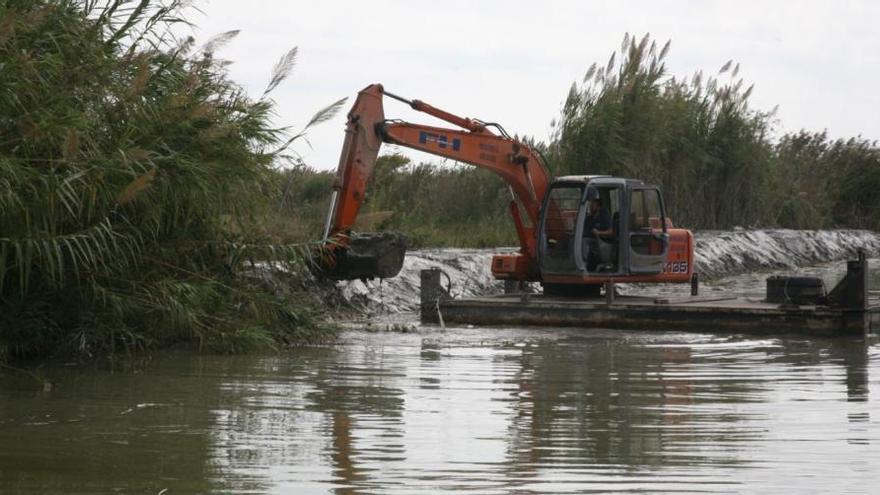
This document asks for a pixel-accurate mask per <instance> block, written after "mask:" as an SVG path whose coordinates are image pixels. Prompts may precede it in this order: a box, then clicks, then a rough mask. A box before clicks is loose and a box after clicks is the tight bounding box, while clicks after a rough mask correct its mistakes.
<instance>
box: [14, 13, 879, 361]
mask: <svg viewBox="0 0 880 495" xmlns="http://www.w3.org/2000/svg"><path fill="white" fill-rule="evenodd" d="M179 13H180V4H179V3H177V2H175V1H172V2H170V3H169V2H165V3H161V4H160V3H158V2H155V1H152V0H140V1H138V2H134V3H131V2H123V1H121V0H109V1H106V2H102V3H98V2H95V1H93V0H80V1H75V0H40V1H34V0H5V1H3V2H0V71H2V74H3V77H2V78H0V95H2V98H0V360H2V358H3V356H6V357H29V356H44V355H51V354H67V355H69V354H74V355H105V354H109V353H114V352H119V351H120V350H124V351H126V352H128V351H132V350H138V349H147V348H152V347H157V346H167V345H171V344H175V343H187V344H197V345H198V346H199V347H200V348H204V349H211V350H220V351H243V350H247V349H252V348H265V347H273V346H278V345H283V344H287V343H295V342H301V341H303V340H307V339H313V338H320V337H321V336H322V335H326V334H327V332H328V330H327V329H325V328H322V326H321V325H320V323H319V321H320V309H319V307H318V306H317V305H316V304H315V303H314V301H313V299H312V296H310V295H309V293H308V291H305V290H296V289H291V288H290V287H297V286H299V285H298V284H297V280H296V278H297V276H296V274H297V273H301V272H303V271H304V268H305V263H306V256H305V251H306V250H307V245H306V244H304V242H305V241H310V240H314V239H315V238H317V236H318V235H319V233H320V223H321V221H322V220H323V217H324V214H325V212H326V207H327V202H328V200H329V191H330V181H331V179H332V173H331V172H319V171H315V170H313V169H311V168H309V167H308V166H306V165H305V164H302V163H299V162H298V160H296V159H293V162H294V163H295V166H293V167H284V168H276V167H277V166H278V165H279V164H283V163H285V162H287V163H289V158H290V157H289V156H287V151H286V150H287V148H288V146H289V145H290V144H291V142H293V141H294V140H295V139H296V138H297V137H298V136H301V133H298V134H295V135H293V136H292V135H291V133H289V132H288V129H284V128H277V127H274V126H273V125H272V124H271V122H270V116H271V112H272V108H273V103H272V101H271V99H270V98H269V94H270V92H271V90H272V89H274V88H275V87H277V85H278V84H279V83H280V82H281V81H282V80H283V79H284V78H285V77H286V75H287V74H288V72H289V69H290V68H291V67H292V65H293V61H294V56H295V50H294V51H291V52H290V53H288V55H287V56H285V57H284V58H282V60H281V62H279V64H278V66H277V67H276V68H275V71H274V73H273V75H272V78H271V79H270V82H269V84H268V87H267V89H266V91H265V93H264V94H263V95H261V97H260V98H259V99H253V98H249V97H248V96H247V95H246V94H245V93H244V92H243V90H242V89H241V88H240V87H239V86H237V85H236V84H235V83H233V82H232V81H230V80H228V79H227V78H226V76H225V73H224V70H223V62H222V61H221V60H218V59H216V58H215V57H214V53H215V50H216V48H217V47H218V46H220V45H221V44H222V43H223V42H224V41H226V40H228V39H229V38H230V37H231V36H233V35H234V33H226V34H224V35H221V36H218V37H217V38H215V39H214V40H212V41H211V42H209V43H208V44H207V45H205V46H203V47H201V48H200V49H196V48H195V47H194V46H193V42H192V40H190V39H185V40H178V39H175V38H174V37H173V36H172V35H171V32H172V31H171V27H172V26H173V25H174V24H175V23H180V22H184V21H183V20H181V19H180V18H179ZM668 51H669V44H668V43H667V44H666V45H664V46H663V47H662V48H658V47H657V46H656V45H655V44H654V43H653V42H651V41H650V40H649V39H648V38H647V37H645V38H643V39H641V40H636V39H633V38H630V37H629V36H627V37H626V38H625V39H624V42H623V45H622V46H621V50H620V51H619V52H617V53H616V54H615V55H614V56H613V57H612V59H611V61H609V62H608V63H607V64H604V65H603V66H602V67H598V66H593V67H592V68H590V70H589V71H588V72H587V75H586V77H585V78H584V80H583V82H581V83H578V84H575V85H574V86H573V87H572V89H571V92H570V94H569V95H568V98H567V99H566V101H565V104H564V107H563V110H562V114H561V116H560V118H559V120H558V122H556V123H555V129H556V130H555V133H554V135H553V137H552V139H551V140H550V141H549V142H548V143H536V142H534V140H529V139H525V138H524V139H525V140H526V141H528V142H529V143H530V144H532V145H534V146H535V147H536V148H538V149H539V150H541V151H542V153H544V154H545V156H546V157H547V159H548V163H549V165H550V167H551V169H552V172H553V173H554V174H556V175H559V174H571V173H591V174H598V173H604V174H615V175H624V176H630V177H638V178H643V179H645V180H647V181H650V182H654V183H658V184H659V185H661V186H662V187H663V188H664V190H665V194H666V198H667V202H668V204H669V206H670V209H671V213H672V215H673V218H674V219H676V221H677V222H679V223H681V224H683V225H687V226H689V227H691V228H725V227H730V226H734V225H747V226H752V225H754V226H766V225H778V226H790V227H798V228H823V227H832V226H848V227H863V228H873V229H876V228H878V227H880V225H878V223H880V216H878V215H876V210H877V207H878V205H880V196H878V195H880V157H878V150H877V147H876V145H875V144H874V143H871V142H868V141H866V140H864V139H861V138H853V139H849V140H832V139H830V138H829V137H828V136H826V135H825V134H824V133H809V132H806V131H802V132H800V133H795V134H789V135H785V136H783V137H781V138H780V139H778V140H776V141H773V140H772V139H771V138H770V131H771V130H772V123H773V114H772V112H761V111H756V110H752V109H750V108H749V106H748V99H749V94H750V89H749V88H744V87H743V83H742V81H741V80H738V79H737V78H736V77H737V68H736V67H731V65H732V64H726V65H725V67H724V68H723V69H722V71H721V73H720V74H719V75H718V76H715V77H708V78H707V77H704V76H702V75H701V74H697V75H695V76H694V77H692V78H689V79H687V80H679V79H677V78H674V77H670V76H669V75H668V74H667V72H666V69H665V65H664V60H665V57H666V56H667V54H668ZM617 61H619V63H618V62H617ZM342 103H343V102H342V101H339V102H336V103H335V104H333V105H330V106H328V107H327V108H325V109H323V110H321V111H319V112H318V113H317V114H316V115H315V116H314V117H313V118H312V120H311V121H310V122H309V124H308V125H307V126H306V127H308V126H310V125H313V124H317V123H320V122H321V121H323V120H326V119H328V118H329V117H330V116H332V115H333V114H334V113H335V111H336V110H338V109H339V107H340V105H342ZM369 191H370V192H369V194H370V195H369V198H368V203H367V205H366V208H365V212H364V213H363V214H362V215H361V219H360V221H361V225H360V228H361V230H370V229H395V230H401V231H403V232H405V233H407V234H408V235H409V236H410V237H411V238H412V240H413V243H414V245H417V246H418V245H422V246H427V245H430V246H440V245H455V246H496V245H502V244H508V245H510V244H513V243H514V242H515V237H514V231H513V228H512V226H511V225H510V221H509V219H508V218H507V213H506V208H505V206H506V202H507V201H508V199H507V198H508V193H507V189H506V187H505V186H504V184H503V183H502V182H501V181H500V180H499V179H497V178H496V177H494V176H493V175H492V174H491V173H488V172H486V171H484V170H478V169H474V168H472V167H457V166H451V167H450V166H446V165H433V164H412V163H409V161H408V159H407V158H405V157H404V156H401V155H387V156H383V157H380V159H379V162H378V163H377V167H376V172H375V176H374V179H373V183H372V185H371V188H370V190H369ZM465 197H466V198H468V200H467V201H461V198H465ZM693 205H700V207H699V208H694V207H693ZM276 266H277V267H281V268H283V269H284V270H283V273H286V274H290V275H289V276H290V277H291V278H292V279H294V280H287V281H285V282H289V283H285V284H283V285H284V286H285V289H284V290H278V287H277V286H272V285H271V284H269V283H268V282H267V280H268V279H267V277H264V276H261V275H260V274H261V271H262V270H266V269H269V267H276ZM275 276H276V277H277V276H278V275H277V274H276V275H275Z"/></svg>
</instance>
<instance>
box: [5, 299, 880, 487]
mask: <svg viewBox="0 0 880 495" xmlns="http://www.w3.org/2000/svg"><path fill="white" fill-rule="evenodd" d="M738 283H739V284H740V286H742V284H743V283H744V282H738ZM734 285H735V284H734ZM0 446H2V448H0V493H101V492H112V491H115V492H120V493H166V494H175V493H437V492H440V491H469V492H478V493H583V492H585V491H590V490H594V491H600V492H612V491H647V492H661V491H667V492H674V493H681V492H690V491H700V492H717V493H738V492H743V491H746V492H764V493H777V492H787V493H828V492H832V493H844V492H851V493H872V492H873V493H876V490H877V488H876V487H877V486H880V343H878V341H877V339H876V338H874V337H871V338H868V339H826V340H822V339H810V340H808V339H804V338H798V337H792V336H780V337H777V338H764V337H762V338H760V339H758V338H754V337H749V336H743V335H732V336H731V335H720V334H713V333H712V332H711V329H706V331H705V332H704V333H682V332H678V331H676V330H675V329H673V328H666V329H646V330H645V331H641V332H635V331H631V332H621V331H610V330H594V331H578V330H572V329H517V328H505V329H497V328H495V329H478V328H447V329H445V330H441V329H438V328H414V329H412V330H411V331H409V332H406V333H400V332H368V331H363V330H352V331H348V332H346V333H345V334H344V335H343V336H342V338H341V340H340V342H339V344H338V345H333V346H323V347H310V348H303V349H298V350H293V351H289V352H284V353H281V354H278V355H272V356H234V357H230V356H198V355H192V354H170V355H169V354H166V355H162V356H157V357H155V358H153V359H151V360H148V361H144V362H139V363H131V364H130V365H129V366H128V367H127V368H125V369H122V370H115V371H109V370H106V369H96V368H93V367H77V366H64V365H55V366H47V367H43V368H39V369H34V370H29V373H22V372H12V371H10V370H4V371H0ZM163 490H165V491H164V492H163Z"/></svg>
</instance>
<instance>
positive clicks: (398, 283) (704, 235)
mask: <svg viewBox="0 0 880 495" xmlns="http://www.w3.org/2000/svg"><path fill="white" fill-rule="evenodd" d="M696 243H697V244H696V253H695V256H696V259H697V270H698V271H699V272H700V274H701V276H702V277H703V279H704V280H711V279H718V278H721V277H727V276H731V275H737V274H742V273H748V272H756V271H768V270H780V269H796V268H798V267H803V266H809V265H814V264H817V263H823V262H829V261H838V260H844V259H847V258H849V257H852V256H854V255H855V254H856V253H857V252H858V251H859V250H865V251H866V253H867V254H868V256H869V257H876V256H878V255H880V234H878V233H876V232H871V231H865V230H820V231H810V230H787V229H778V230H734V231H707V232H698V233H697V234H696ZM512 250H514V249H513V248H506V249H455V248H446V249H422V250H414V251H410V252H408V253H407V256H406V260H405V262H404V265H403V270H402V271H401V272H400V274H399V275H398V276H397V277H395V278H391V279H385V280H372V281H367V282H363V281H360V280H354V281H349V282H338V283H337V284H336V285H335V287H333V288H328V292H327V294H326V300H327V301H328V303H329V304H331V305H335V306H337V307H340V306H343V305H344V306H349V307H350V308H354V309H356V310H361V311H365V312H367V313H374V312H379V313H398V312H404V311H413V310H415V309H416V308H417V306H418V301H419V272H420V271H421V270H423V269H426V268H439V269H441V270H443V272H444V273H446V274H447V275H448V276H449V282H450V287H451V293H452V295H453V296H456V297H467V296H473V295H478V294H492V293H499V292H501V290H502V285H501V283H500V282H498V281H496V280H495V279H493V278H492V272H491V270H490V260H491V258H492V255H493V254H494V253H497V252H504V251H512Z"/></svg>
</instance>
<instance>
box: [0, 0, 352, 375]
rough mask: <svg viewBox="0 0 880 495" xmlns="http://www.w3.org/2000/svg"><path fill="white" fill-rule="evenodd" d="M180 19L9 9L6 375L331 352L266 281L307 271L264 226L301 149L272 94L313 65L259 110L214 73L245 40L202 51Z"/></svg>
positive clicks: (2, 193)
mask: <svg viewBox="0 0 880 495" xmlns="http://www.w3.org/2000/svg"><path fill="white" fill-rule="evenodd" d="M181 9H182V5H181V4H180V3H179V2H178V1H176V0H175V1H170V2H156V1H152V0H139V1H137V2H127V1H122V0H110V1H106V2H96V1H93V0H85V1H74V0H37V1H34V0H5V1H3V2H0V73H2V77H0V95H2V97H0V361H2V359H3V357H4V356H6V357H7V358H9V357H13V358H26V357H33V356H46V355H56V354H64V355H83V356H91V355H107V354H111V353H114V352H117V353H118V352H120V351H121V350H124V351H126V352H127V351H132V350H139V349H146V348H151V347H155V346H168V345H172V344H178V343H186V344H194V345H197V346H198V347H199V348H203V349H210V350H217V351H242V350H246V349H251V348H257V347H263V348H265V347H272V346H276V345H279V344H284V343H292V342H301V341H303V340H305V339H310V338H318V337H320V336H321V335H324V334H326V329H324V328H322V327H321V325H320V323H319V318H317V316H318V309H317V307H316V305H315V304H313V303H312V301H311V296H309V295H308V294H307V293H306V292H305V291H302V290H295V289H290V288H289V287H295V284H293V285H290V284H285V286H286V287H288V288H286V289H285V290H276V288H275V287H272V286H271V285H270V284H269V283H268V282H267V277H265V276H261V271H264V270H267V269H270V268H269V267H282V268H285V269H286V270H285V273H297V272H299V271H301V270H302V267H303V264H304V263H305V261H304V260H305V259H306V257H305V256H304V251H305V247H304V246H303V245H301V244H295V243H293V242H292V240H293V239H292V237H290V236H286V235H285V234H284V233H283V232H281V233H279V232H270V231H269V230H267V228H266V225H268V222H267V221H265V220H264V219H265V218H267V214H268V213H269V212H270V211H271V208H270V202H269V201H268V200H267V199H265V198H272V197H278V195H279V194H280V193H277V192H273V191H275V188H276V187H277V184H279V181H278V178H277V173H276V172H275V168H274V167H275V166H276V164H277V163H278V162H279V161H281V160H283V159H284V156H285V153H286V151H285V150H286V149H287V147H288V145H289V144H290V143H291V142H292V140H293V139H294V138H291V137H290V133H289V132H288V131H287V129H283V128H278V127H274V126H273V125H272V124H271V123H270V115H271V112H272V108H273V102H272V100H271V99H270V98H269V94H270V92H271V91H272V90H273V89H274V88H275V87H277V86H278V84H279V83H281V82H282V81H283V80H284V79H285V77H287V75H288V73H289V71H290V69H291V68H292V66H293V63H294V60H295V55H296V51H295V49H294V50H292V51H290V52H289V53H288V54H287V55H286V56H284V57H283V58H282V59H281V61H280V62H279V64H278V65H277V66H276V67H275V71H274V73H273V74H272V77H271V79H270V82H269V83H268V86H267V88H266V91H265V93H264V94H263V95H262V96H261V97H260V98H259V99H252V98H249V97H248V96H247V95H246V94H245V93H244V91H243V90H242V88H240V87H239V86H238V85H236V84H234V83H233V82H231V81H230V80H228V79H227V77H226V75H225V72H224V70H223V62H222V61H220V60H218V59H216V58H215V57H214V51H215V49H216V48H217V47H218V46H219V45H220V44H222V43H223V42H225V41H227V40H228V39H230V38H231V37H232V36H233V35H234V34H235V33H234V32H232V33H225V34H223V35H221V36H218V37H216V38H215V39H214V40H212V41H211V42H209V43H208V44H206V45H205V46H203V47H201V48H199V49H197V48H196V47H195V46H194V44H193V40H192V39H182V40H181V39H177V38H175V37H174V36H173V29H172V28H173V27H174V26H175V24H178V23H182V22H185V21H183V20H182V19H181V18H180V12H181ZM342 103H343V101H339V102H337V103H335V104H333V105H330V106H329V107H327V108H325V109H323V110H321V111H319V112H318V113H317V114H316V115H315V116H314V117H313V118H312V120H311V122H310V123H309V125H312V124H316V123H319V122H321V121H323V120H326V119H328V118H329V117H330V116H332V115H333V114H334V113H335V112H336V110H337V109H338V108H340V106H341V105H342ZM306 127H308V126H306ZM271 206H277V203H274V202H272V203H271ZM255 261H256V262H255ZM257 262H263V263H262V265H261V264H260V263H257Z"/></svg>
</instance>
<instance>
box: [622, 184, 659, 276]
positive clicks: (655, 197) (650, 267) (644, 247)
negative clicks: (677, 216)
mask: <svg viewBox="0 0 880 495" xmlns="http://www.w3.org/2000/svg"><path fill="white" fill-rule="evenodd" d="M627 206H628V218H627V224H626V228H625V231H626V232H627V239H628V245H629V246H628V253H627V254H628V258H629V273H631V274H634V275H651V274H659V273H661V272H662V271H663V263H664V262H665V260H666V254H667V253H668V252H669V234H668V233H667V231H666V229H667V222H666V212H665V209H664V208H663V198H662V196H661V195H660V190H659V189H657V188H655V187H633V188H632V189H630V193H629V202H628V205H627Z"/></svg>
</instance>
